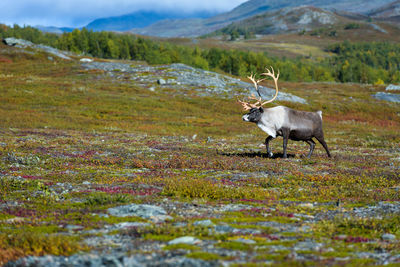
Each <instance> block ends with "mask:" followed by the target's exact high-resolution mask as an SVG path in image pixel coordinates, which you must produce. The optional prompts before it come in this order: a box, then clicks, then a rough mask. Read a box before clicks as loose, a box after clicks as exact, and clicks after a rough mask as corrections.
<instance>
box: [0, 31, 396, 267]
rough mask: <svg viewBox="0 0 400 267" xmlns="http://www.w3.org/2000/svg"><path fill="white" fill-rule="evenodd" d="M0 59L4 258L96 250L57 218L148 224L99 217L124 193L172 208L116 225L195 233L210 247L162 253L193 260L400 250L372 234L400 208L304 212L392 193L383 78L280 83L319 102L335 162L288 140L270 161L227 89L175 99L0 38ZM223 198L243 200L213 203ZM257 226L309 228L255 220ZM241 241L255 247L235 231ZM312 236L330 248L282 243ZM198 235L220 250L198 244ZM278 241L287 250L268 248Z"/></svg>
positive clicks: (140, 233)
mask: <svg viewBox="0 0 400 267" xmlns="http://www.w3.org/2000/svg"><path fill="white" fill-rule="evenodd" d="M285 38H289V37H288V36H286V37H285ZM0 55H1V56H3V57H6V58H7V59H8V61H4V62H2V64H0V90H1V92H2V93H1V95H0V101H1V103H2V105H0V125H1V128H0V133H1V134H0V207H1V208H0V229H1V231H0V232H1V234H0V264H4V263H5V262H7V261H9V260H12V259H16V258H19V257H23V256H26V255H48V254H52V255H70V254H73V253H76V252H78V251H82V250H83V251H87V250H90V249H92V250H94V251H96V250H97V249H99V248H88V247H86V246H85V245H84V242H83V241H82V240H83V239H84V238H85V237H86V236H81V235H80V233H81V230H77V231H76V232H73V231H72V232H71V233H67V231H66V230H65V229H64V226H66V225H77V226H80V227H81V228H82V229H83V231H87V230H99V229H102V228H104V227H105V226H106V225H114V224H117V223H120V222H127V221H130V222H147V221H146V220H144V219H142V218H138V217H124V218H122V217H114V216H108V217H107V216H103V215H104V214H106V213H107V208H109V207H114V206H119V205H125V204H129V203H144V204H154V205H164V203H166V204H165V205H166V206H168V205H170V206H171V205H172V206H173V205H176V206H177V209H175V210H173V209H169V210H168V213H169V215H170V216H172V218H173V219H172V220H170V221H167V222H165V223H161V224H158V225H155V224H151V226H149V227H144V228H134V229H125V230H123V231H116V232H117V234H121V235H122V236H125V237H131V238H132V240H139V241H140V242H149V243H151V244H153V243H156V244H163V245H165V243H166V242H168V241H170V240H172V239H174V238H178V237H182V236H188V235H189V236H194V237H196V238H198V239H200V240H202V242H203V243H204V244H206V245H198V246H197V245H196V246H191V245H172V246H168V245H166V246H163V249H162V250H163V251H183V252H182V253H183V254H184V255H186V256H187V257H191V258H195V259H203V260H210V261H223V260H226V261H234V260H237V258H235V257H225V256H224V252H226V251H231V250H237V251H242V252H243V253H244V254H243V255H245V256H243V258H240V260H241V261H242V262H247V263H248V265H249V266H251V265H257V264H261V262H262V261H272V262H273V264H274V265H276V266H279V265H282V266H285V265H286V266H290V264H293V266H296V265H299V266H300V265H306V266H307V265H314V266H315V265H323V264H325V263H326V262H325V260H324V259H323V258H319V257H320V256H321V257H325V258H328V259H329V260H330V262H331V263H332V262H333V263H332V265H335V264H342V263H340V262H339V261H335V257H349V258H350V259H349V260H348V261H346V262H344V263H343V264H346V265H348V266H352V265H353V266H357V264H360V265H362V264H364V265H368V264H371V261H370V260H368V259H367V260H364V259H357V254H355V253H358V252H371V251H383V250H384V251H387V252H388V253H392V254H396V253H399V252H400V248H399V245H398V241H395V242H383V240H381V236H382V234H384V233H391V234H394V235H395V236H396V237H397V240H398V238H400V236H399V235H400V233H399V232H398V227H397V226H398V224H399V220H398V216H397V217H396V216H387V217H382V218H369V219H359V218H348V219H343V218H342V217H340V216H338V217H337V218H336V219H330V220H328V219H326V220H325V219H323V220H321V221H318V222H317V221H312V222H309V220H310V219H307V218H313V217H314V216H318V215H320V214H323V215H324V214H328V213H330V212H331V213H335V212H336V213H338V214H341V213H343V212H350V211H351V210H352V209H353V208H354V207H364V206H368V205H375V204H376V203H377V202H380V201H384V202H393V203H398V201H400V197H399V192H398V188H399V186H400V180H399V167H400V161H399V157H400V151H399V148H398V144H399V143H400V136H399V135H398V132H399V130H400V116H399V114H400V105H398V104H392V103H386V102H382V101H378V100H375V99H374V98H372V97H371V95H372V94H374V93H376V92H378V91H383V90H384V87H382V86H373V85H360V84H336V83H288V82H282V83H281V88H282V91H284V92H289V93H293V94H296V95H298V96H300V97H303V98H305V99H307V101H308V103H309V104H308V105H303V104H293V103H280V104H285V105H287V106H290V107H292V108H297V109H302V110H309V111H311V110H323V116H324V117H323V118H324V131H325V137H326V138H325V139H326V141H327V143H328V146H329V147H330V149H331V152H332V154H333V158H332V159H328V158H327V157H326V155H325V152H324V151H323V149H322V147H321V146H320V145H317V146H316V149H315V152H314V155H313V157H312V158H311V159H307V158H304V157H303V156H302V155H304V154H306V152H307V150H308V146H307V145H306V144H303V143H301V142H294V141H290V142H289V146H288V153H289V154H290V155H291V157H289V159H282V158H280V157H277V158H275V159H268V158H267V157H266V152H265V148H264V147H263V146H262V142H263V140H264V139H265V134H264V133H262V132H261V131H260V130H259V129H258V128H257V127H256V126H255V125H252V124H248V123H244V122H242V121H241V115H242V111H241V109H240V106H239V105H237V104H235V103H234V102H235V100H234V97H233V96H232V98H231V99H222V98H213V97H184V96H181V95H177V94H176V93H177V92H175V91H174V89H173V88H171V90H167V91H157V90H156V91H155V92H152V91H150V90H148V89H146V88H143V87H141V86H140V85H138V84H135V83H134V82H121V81H119V80H117V81H116V80H113V79H112V78H111V77H108V76H106V75H103V73H102V72H94V71H84V70H82V69H81V68H80V66H79V64H78V63H76V62H75V61H71V62H66V61H62V60H58V59H55V61H48V60H47V55H45V54H34V55H31V54H27V53H22V52H18V50H17V49H16V48H8V47H5V46H4V45H2V44H0ZM137 64H142V63H137ZM350 97H351V98H350ZM195 134H196V138H193V136H194V135H195ZM271 145H272V150H273V151H274V153H280V152H281V151H282V148H281V147H282V140H281V139H278V140H275V141H273V142H272V144H271ZM337 203H339V204H340V205H337ZM227 204H235V205H238V204H242V205H245V206H244V207H245V208H243V209H239V210H236V211H221V210H220V208H221V207H222V206H225V205H227ZM170 206H168V207H170ZM204 207H212V209H211V211H208V210H207V209H205V208H204ZM202 208H204V209H205V210H207V212H202V211H201V210H202ZM193 210H194V211H195V212H194V211H193ZM299 214H300V215H303V217H302V216H300V215H299ZM305 215H307V216H308V217H307V216H305ZM388 215H391V214H388ZM304 216H305V217H304ZM205 219H210V220H212V222H213V223H214V224H216V225H228V226H231V227H233V228H235V229H239V230H242V231H244V230H246V229H252V230H259V232H260V234H253V235H250V234H244V233H243V232H240V231H239V232H237V233H222V234H221V233H216V231H214V228H213V227H202V226H196V225H195V224H194V222H195V221H198V220H205ZM266 222H268V223H274V225H276V227H278V228H279V227H280V226H281V227H282V228H285V227H286V228H290V227H298V228H295V229H300V227H304V226H308V227H309V231H294V230H293V231H292V232H286V233H285V232H284V230H280V229H277V228H276V227H275V228H274V227H267V226H262V225H256V224H257V223H266ZM176 223H181V224H183V225H186V226H182V227H176V226H175V224H176ZM286 228H285V229H286ZM111 234H115V233H114V232H112V233H111ZM88 235H89V236H90V235H91V234H88ZM99 235H101V234H99ZM344 236H345V237H344ZM238 237H243V238H250V239H252V240H255V241H256V243H255V244H250V245H249V244H243V243H240V242H234V241H232V240H234V239H236V238H238ZM308 239H312V240H314V241H315V242H321V243H324V246H325V247H331V248H334V249H335V252H332V251H316V252H312V253H309V252H308V251H299V254H301V255H304V259H305V260H304V261H301V262H294V261H292V258H291V257H290V253H289V252H290V249H291V248H293V247H294V246H295V245H296V243H298V242H300V241H304V240H308ZM208 245H211V246H212V247H213V248H216V252H215V253H214V252H213V253H211V252H207V251H205V249H204V248H205V246H208ZM274 246H275V247H278V248H279V247H280V246H282V247H284V251H280V252H279V251H276V252H274V253H271V252H270V249H271V248H273V247H274ZM100 252H102V251H100ZM179 253H181V252H179ZM372 263H374V262H372Z"/></svg>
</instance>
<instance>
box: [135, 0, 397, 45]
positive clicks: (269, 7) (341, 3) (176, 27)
mask: <svg viewBox="0 0 400 267" xmlns="http://www.w3.org/2000/svg"><path fill="white" fill-rule="evenodd" d="M392 2H393V0H281V1H275V0H250V1H247V2H245V3H243V4H241V5H239V6H238V7H236V8H234V9H233V10H231V11H229V12H226V13H223V14H219V15H216V16H214V17H210V18H206V19H172V20H171V19H169V20H163V21H159V22H157V23H155V24H152V25H150V26H147V27H144V28H141V29H137V28H135V29H132V32H134V33H139V34H143V35H151V36H160V37H196V36H201V35H204V34H208V33H211V32H213V31H216V30H218V29H221V28H223V27H226V26H228V25H229V24H231V23H232V22H236V21H241V20H243V19H246V18H249V17H252V16H255V15H259V14H262V13H265V12H266V11H277V10H280V9H283V8H290V7H292V8H293V7H299V6H305V5H308V6H315V7H318V8H324V9H328V10H338V11H346V12H352V13H360V14H362V15H366V14H368V12H370V11H372V10H375V9H378V8H380V7H382V6H384V5H387V4H389V3H392Z"/></svg>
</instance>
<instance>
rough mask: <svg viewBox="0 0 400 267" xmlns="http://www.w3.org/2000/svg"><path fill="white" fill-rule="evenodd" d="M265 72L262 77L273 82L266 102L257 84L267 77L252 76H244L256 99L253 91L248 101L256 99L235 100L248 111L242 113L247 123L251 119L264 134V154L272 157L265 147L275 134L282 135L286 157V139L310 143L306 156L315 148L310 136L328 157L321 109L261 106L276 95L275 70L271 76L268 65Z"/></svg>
mask: <svg viewBox="0 0 400 267" xmlns="http://www.w3.org/2000/svg"><path fill="white" fill-rule="evenodd" d="M265 69H266V72H265V73H262V74H261V75H263V76H267V77H268V76H269V77H271V78H272V79H273V80H274V82H275V96H274V97H273V98H272V99H270V100H266V101H264V102H263V101H262V97H261V93H260V90H259V87H258V84H259V83H260V82H262V81H264V80H266V79H267V78H263V79H259V80H256V78H255V75H253V74H252V75H250V76H249V77H247V78H248V79H250V81H252V82H253V84H254V87H255V88H256V92H257V94H258V96H259V98H257V97H256V96H255V95H254V94H252V96H251V97H249V98H248V99H249V100H256V102H255V103H254V104H252V103H250V102H246V101H244V100H243V101H241V100H239V99H237V100H238V102H239V103H240V104H241V105H242V106H243V109H244V110H246V111H248V110H249V112H248V113H247V114H245V115H243V117H242V118H243V120H244V121H248V122H254V123H256V124H257V126H258V127H260V128H261V130H263V131H264V132H266V133H267V134H268V137H267V138H266V139H265V145H266V147H267V155H268V157H272V156H273V153H272V152H271V150H270V148H269V142H270V141H271V140H272V139H274V138H276V137H277V136H282V137H283V157H284V158H287V154H286V148H287V143H288V140H289V139H291V140H294V141H305V142H306V143H307V144H309V145H310V151H309V153H308V154H307V157H308V158H310V157H311V155H312V153H313V151H314V147H315V142H314V141H313V139H312V138H314V137H315V138H316V139H317V140H318V141H319V142H320V143H321V145H322V146H323V147H324V148H325V150H326V153H327V154H328V157H331V153H330V152H329V149H328V146H327V144H326V143H325V140H324V133H323V131H322V111H317V112H306V111H298V110H294V109H291V108H288V107H284V106H277V107H273V108H263V106H264V105H265V104H267V103H271V102H273V101H274V100H275V99H276V97H277V96H278V79H279V71H278V74H277V75H276V76H275V71H274V69H273V68H272V67H271V70H270V69H268V68H265Z"/></svg>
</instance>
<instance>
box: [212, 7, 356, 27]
mask: <svg viewBox="0 0 400 267" xmlns="http://www.w3.org/2000/svg"><path fill="white" fill-rule="evenodd" d="M346 21H350V20H349V19H347V18H345V17H342V16H340V15H337V14H335V13H334V12H331V11H328V10H324V9H321V8H316V7H312V6H300V7H294V8H283V9H281V10H278V11H271V12H265V13H263V14H260V15H257V16H254V17H251V18H248V19H245V20H242V21H238V22H234V23H232V24H230V25H229V26H227V27H224V28H222V29H220V30H218V31H217V34H218V33H225V34H231V33H232V32H233V31H237V32H238V33H240V34H245V33H250V32H251V33H253V34H279V33H291V32H299V31H311V30H313V29H317V28H321V27H328V26H332V25H336V24H339V23H343V22H346Z"/></svg>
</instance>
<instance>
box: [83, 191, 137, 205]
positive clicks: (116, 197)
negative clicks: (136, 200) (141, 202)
mask: <svg viewBox="0 0 400 267" xmlns="http://www.w3.org/2000/svg"><path fill="white" fill-rule="evenodd" d="M131 200H132V197H130V196H129V195H126V194H107V193H103V192H96V193H90V194H89V195H88V196H87V198H86V200H85V204H86V205H88V206H96V207H98V206H102V205H109V204H121V203H128V202H130V201H131Z"/></svg>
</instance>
